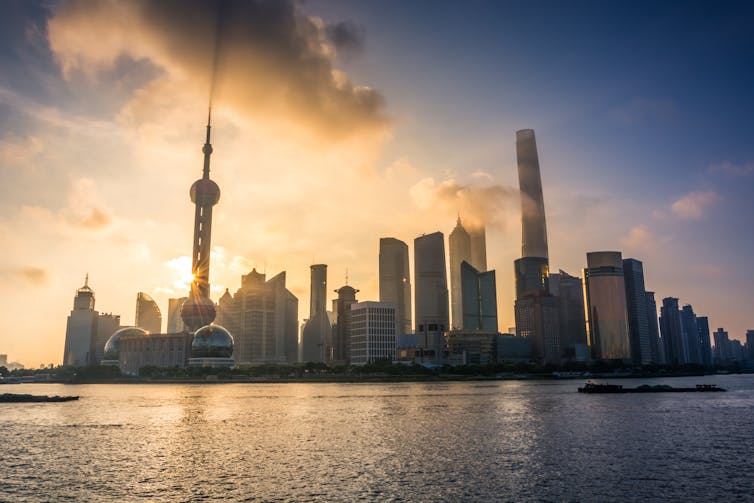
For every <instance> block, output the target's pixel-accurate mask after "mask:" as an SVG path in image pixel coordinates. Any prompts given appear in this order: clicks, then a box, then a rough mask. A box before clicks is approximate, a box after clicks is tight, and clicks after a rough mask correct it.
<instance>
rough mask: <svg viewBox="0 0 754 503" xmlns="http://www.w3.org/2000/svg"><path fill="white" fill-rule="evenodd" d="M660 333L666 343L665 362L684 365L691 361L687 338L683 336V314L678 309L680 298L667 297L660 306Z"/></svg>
mask: <svg viewBox="0 0 754 503" xmlns="http://www.w3.org/2000/svg"><path fill="white" fill-rule="evenodd" d="M660 333H661V334H662V341H663V343H664V345H665V363H667V364H668V365H683V364H685V363H688V362H689V356H688V354H689V351H688V345H687V343H686V339H685V338H684V337H683V326H682V325H681V314H680V311H679V310H678V299H676V298H675V297H665V298H664V299H662V307H661V308H660Z"/></svg>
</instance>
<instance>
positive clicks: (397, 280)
mask: <svg viewBox="0 0 754 503" xmlns="http://www.w3.org/2000/svg"><path fill="white" fill-rule="evenodd" d="M380 302H392V303H393V304H395V306H396V319H397V320H398V333H399V334H408V333H411V332H412V329H413V326H412V324H411V273H410V271H409V265H408V245H406V243H404V242H403V241H400V240H398V239H395V238H380Z"/></svg>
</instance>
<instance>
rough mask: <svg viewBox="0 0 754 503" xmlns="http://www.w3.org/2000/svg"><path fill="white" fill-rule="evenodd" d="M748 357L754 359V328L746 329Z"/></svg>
mask: <svg viewBox="0 0 754 503" xmlns="http://www.w3.org/2000/svg"><path fill="white" fill-rule="evenodd" d="M708 334H709V332H708ZM708 340H709V337H708ZM746 358H747V359H748V360H751V361H754V330H747V331H746Z"/></svg>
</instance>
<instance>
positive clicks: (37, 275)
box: [19, 266, 48, 285]
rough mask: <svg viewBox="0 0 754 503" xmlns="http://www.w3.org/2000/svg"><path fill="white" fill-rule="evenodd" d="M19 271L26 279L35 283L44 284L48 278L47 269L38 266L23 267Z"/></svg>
mask: <svg viewBox="0 0 754 503" xmlns="http://www.w3.org/2000/svg"><path fill="white" fill-rule="evenodd" d="M19 273H20V274H21V276H22V277H23V278H24V279H25V280H26V281H28V282H29V283H33V284H35V285H44V284H46V283H47V280H48V274H47V271H46V270H44V269H41V268H39V267H31V266H27V267H23V268H21V270H20V271H19Z"/></svg>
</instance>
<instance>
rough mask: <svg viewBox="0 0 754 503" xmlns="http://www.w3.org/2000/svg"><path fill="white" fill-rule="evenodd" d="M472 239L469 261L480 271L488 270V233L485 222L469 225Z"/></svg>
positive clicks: (468, 230)
mask: <svg viewBox="0 0 754 503" xmlns="http://www.w3.org/2000/svg"><path fill="white" fill-rule="evenodd" d="M466 231H467V232H468V233H469V238H470V239H471V260H470V261H469V263H470V264H471V265H472V266H474V269H476V270H477V271H479V272H486V271H487V235H486V232H485V228H484V224H475V225H469V226H468V227H467V229H466Z"/></svg>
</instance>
